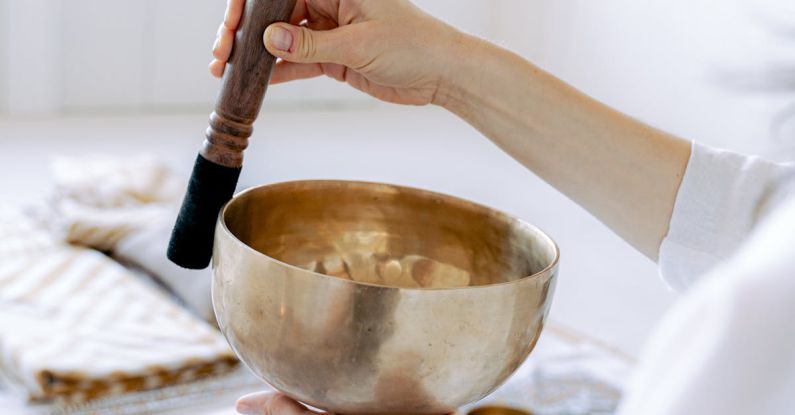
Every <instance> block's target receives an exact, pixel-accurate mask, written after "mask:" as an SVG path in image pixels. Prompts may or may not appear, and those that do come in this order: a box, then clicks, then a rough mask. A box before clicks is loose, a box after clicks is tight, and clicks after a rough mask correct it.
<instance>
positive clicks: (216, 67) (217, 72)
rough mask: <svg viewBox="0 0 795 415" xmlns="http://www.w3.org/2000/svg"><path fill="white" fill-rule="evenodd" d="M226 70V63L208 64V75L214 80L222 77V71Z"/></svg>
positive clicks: (217, 61) (215, 62) (213, 62)
mask: <svg viewBox="0 0 795 415" xmlns="http://www.w3.org/2000/svg"><path fill="white" fill-rule="evenodd" d="M225 69H226V62H224V61H219V60H217V59H216V60H213V61H212V62H210V74H212V76H214V77H216V78H220V77H222V76H224V70H225Z"/></svg>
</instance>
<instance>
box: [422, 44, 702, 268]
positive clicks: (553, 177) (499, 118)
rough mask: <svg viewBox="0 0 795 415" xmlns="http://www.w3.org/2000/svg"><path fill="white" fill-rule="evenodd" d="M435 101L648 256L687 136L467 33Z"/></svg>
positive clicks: (658, 236) (655, 245) (668, 208)
mask: <svg viewBox="0 0 795 415" xmlns="http://www.w3.org/2000/svg"><path fill="white" fill-rule="evenodd" d="M459 46H460V47H461V48H462V50H467V51H468V53H467V55H459V56H469V59H467V60H466V61H462V62H458V64H457V65H456V68H455V70H456V71H458V72H457V73H455V74H452V73H451V74H447V75H446V76H445V82H444V83H443V85H444V86H443V87H442V88H440V91H439V93H438V96H437V99H436V102H437V103H438V104H440V105H442V106H444V107H445V108H447V109H449V110H450V111H452V112H453V113H455V114H457V115H459V116H460V117H461V118H463V119H464V120H466V121H467V122H469V123H470V124H472V125H473V126H474V127H475V128H477V129H478V130H480V131H481V132H482V133H483V134H485V135H486V136H487V137H489V138H490V139H491V140H492V141H494V142H495V143H496V144H497V145H498V146H500V147H501V148H502V149H503V150H505V151H506V152H507V153H508V154H510V155H511V156H512V157H514V158H515V159H517V160H518V161H519V162H521V163H522V164H523V165H525V166H526V167H527V168H529V169H531V170H532V171H533V172H535V173H536V174H537V175H538V176H540V177H541V178H542V179H544V180H545V181H547V182H548V183H550V184H551V185H553V186H555V187H556V188H557V189H559V190H560V191H561V192H563V193H564V194H566V195H567V196H568V197H570V198H571V199H572V200H574V201H575V202H577V203H578V204H580V205H581V206H583V207H584V208H585V209H587V210H588V211H590V212H591V213H592V214H593V215H595V216H596V217H597V218H598V219H599V220H601V221H602V222H603V223H605V224H606V225H607V226H609V227H610V228H611V229H613V231H615V232H616V233H617V234H618V235H620V236H621V237H623V238H624V239H625V240H627V241H628V242H629V243H630V244H632V245H633V246H634V247H635V248H637V249H638V250H640V251H641V252H643V253H644V254H645V255H646V256H648V257H649V258H652V259H656V258H657V251H658V249H659V246H660V242H661V241H662V239H663V238H664V237H665V235H666V233H667V231H668V223H669V221H670V218H671V212H672V210H673V205H674V201H675V198H676V193H677V191H678V188H679V184H680V183H681V180H682V176H683V174H684V171H685V168H686V166H687V162H688V159H689V156H690V144H689V143H688V142H686V141H685V140H682V139H679V138H676V137H673V136H671V135H669V134H666V133H664V132H661V131H658V130H656V129H653V128H651V127H649V126H647V125H645V124H643V123H640V122H638V121H636V120H634V119H632V118H630V117H628V116H626V115H623V114H621V113H619V112H617V111H615V110H613V109H611V108H609V107H607V106H605V105H603V104H601V103H599V102H597V101H595V100H593V99H591V98H589V97H588V96H586V95H584V94H583V93H581V92H579V91H577V90H575V89H574V88H572V87H571V86H569V85H567V84H565V83H564V82H562V81H560V80H559V79H557V78H555V77H553V76H551V75H550V74H548V73H546V72H544V71H542V70H541V69H539V68H538V67H536V66H534V65H532V64H531V63H529V62H527V61H526V60H524V59H522V58H521V57H519V56H517V55H515V54H513V53H511V52H508V51H506V50H503V49H501V48H498V47H496V46H493V45H491V44H488V43H486V42H483V41H480V40H478V39H474V38H471V37H466V36H464V37H462V40H461V44H460V45H459Z"/></svg>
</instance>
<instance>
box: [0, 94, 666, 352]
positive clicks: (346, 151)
mask: <svg viewBox="0 0 795 415" xmlns="http://www.w3.org/2000/svg"><path fill="white" fill-rule="evenodd" d="M206 119H207V117H206V115H205V114H201V115H181V116H151V117H131V118H96V119H92V118H65V119H54V120H38V119H31V120H19V119H16V120H6V121H0V147H1V148H2V149H3V153H2V157H3V163H0V177H2V178H3V179H2V185H0V186H2V187H0V202H2V201H7V202H19V201H21V200H25V199H28V200H29V199H32V198H34V197H35V196H36V194H40V193H41V191H42V189H43V188H44V187H45V186H46V185H47V183H48V178H49V173H48V172H47V162H48V159H49V157H50V156H51V155H54V154H69V155H77V154H86V153H110V154H136V153H139V152H149V153H154V154H158V155H161V156H163V157H165V158H167V159H168V160H169V161H171V162H173V163H174V164H175V165H176V166H177V167H178V168H179V169H180V170H181V171H182V172H184V174H185V175H187V174H188V172H189V171H190V167H191V164H192V162H193V159H194V158H195V155H196V151H197V149H198V147H199V145H200V143H201V141H202V138H203V137H202V133H203V130H204V129H205V128H206V127H205V126H206V124H207V121H206ZM256 127H257V128H256V130H255V136H254V138H253V140H252V144H251V147H250V148H249V150H248V151H247V153H246V157H247V160H246V165H245V171H244V174H243V177H242V179H241V186H251V185H256V184H261V183H265V182H275V181H283V180H291V179H302V178H342V179H355V180H372V181H384V182H392V183H399V184H408V185H413V186H419V187H423V188H428V189H432V190H438V191H442V192H445V193H449V194H453V195H458V196H461V197H464V198H467V199H471V200H474V201H478V202H482V203H485V204H487V205H490V206H493V207H496V208H498V209H502V210H504V211H507V212H509V213H512V214H515V215H518V216H519V217H522V218H524V219H526V220H528V221H529V222H531V223H534V224H536V225H538V226H540V227H541V228H543V229H544V230H546V231H547V232H549V233H550V234H551V235H552V237H553V238H554V239H555V240H556V241H557V242H558V243H559V244H560V246H561V249H562V252H563V259H562V264H561V275H560V280H559V285H558V288H557V292H556V296H555V302H554V305H553V307H552V318H553V319H555V320H558V321H561V322H563V323H565V324H567V325H569V326H572V327H574V328H576V329H579V330H581V331H584V332H586V333H588V334H590V335H592V336H593V337H596V338H600V339H603V340H605V341H607V342H609V343H613V344H616V345H617V346H619V347H620V348H622V349H623V350H626V351H628V352H635V351H637V350H638V349H639V347H640V345H641V343H642V342H643V338H644V337H645V336H646V334H647V333H648V332H649V330H650V329H651V328H652V327H653V325H654V323H655V322H656V321H657V319H658V318H659V316H660V315H661V313H662V312H663V311H664V310H665V308H666V307H667V306H668V305H669V304H670V302H671V299H672V296H671V295H670V294H669V293H668V291H667V289H666V288H665V286H664V284H663V283H662V282H661V281H660V280H659V279H658V277H657V273H656V267H655V265H654V264H653V263H651V262H650V261H648V260H647V259H645V258H644V257H643V256H641V255H640V254H638V253H637V252H635V251H634V250H633V249H632V248H630V247H629V246H627V245H626V244H625V243H624V242H623V241H621V240H620V239H618V238H617V237H616V236H614V235H613V234H611V233H610V232H609V231H608V230H607V229H606V228H605V227H604V226H602V225H601V224H599V223H598V222H597V221H596V220H594V219H593V218H592V217H590V216H589V215H588V214H586V213H585V212H584V211H583V210H582V209H580V208H579V207H578V206H576V205H574V204H573V203H571V202H569V201H568V200H567V199H565V198H564V197H563V196H561V195H560V194H558V193H557V192H556V191H555V190H553V189H551V188H550V187H549V186H547V185H546V184H544V183H543V182H541V181H540V180H539V179H537V178H536V177H534V176H533V175H532V174H531V173H529V172H528V171H527V170H525V169H524V168H523V167H522V166H520V165H519V164H518V163H516V162H514V161H513V160H511V159H510V158H509V157H507V156H506V155H505V154H504V153H502V152H501V151H499V150H498V149H497V148H496V147H495V146H493V145H492V144H491V143H490V142H489V141H487V140H486V139H484V138H482V137H481V136H480V135H479V134H478V133H477V132H476V131H474V130H473V129H472V128H470V127H469V126H468V125H466V124H464V123H462V122H461V121H459V120H458V119H456V118H455V117H453V116H452V115H449V114H447V113H445V112H443V111H441V110H439V109H435V108H399V107H381V108H380V109H377V110H360V111H337V112H335V111H329V112H311V111H306V112H301V111H297V112H285V111H265V113H264V114H263V117H262V118H261V119H260V120H259V122H258V123H257V126H256Z"/></svg>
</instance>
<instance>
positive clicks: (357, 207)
mask: <svg viewBox="0 0 795 415" xmlns="http://www.w3.org/2000/svg"><path fill="white" fill-rule="evenodd" d="M346 252H370V253H374V254H376V255H381V256H385V257H387V256H388V257H394V258H399V257H402V256H405V255H415V254H417V255H422V256H424V257H427V258H431V259H433V260H436V261H439V262H441V263H446V264H449V265H453V266H455V267H458V268H460V269H463V270H466V271H468V272H469V273H470V274H471V276H472V278H471V286H468V287H462V288H449V289H446V288H437V289H422V288H418V289H409V288H395V287H389V286H383V285H377V284H365V283H360V282H355V281H351V280H344V279H339V278H335V277H330V276H326V275H322V274H319V273H315V272H311V271H307V270H305V269H302V268H299V267H297V266H296V265H301V264H306V263H308V262H311V261H314V260H317V259H319V258H324V257H326V256H329V255H333V256H339V255H341V254H345V253H346ZM558 257H559V250H558V247H557V246H556V245H555V243H554V242H553V241H552V239H550V238H549V237H548V236H547V235H546V234H544V233H543V232H542V231H540V230H539V229H537V228H536V227H534V226H532V225H530V224H528V223H526V222H523V221H521V220H519V219H516V218H513V217H511V216H508V215H506V214H504V213H501V212H497V211H494V210H492V209H489V208H487V207H484V206H481V205H477V204H474V203H471V202H467V201H464V200H461V199H457V198H454V197H450V196H445V195H442V194H438V193H432V192H428V191H423V190H417V189H412V188H406V187H400V186H393V185H386V184H375V183H361V182H346V181H299V182H290V183H281V184H274V185H267V186H261V187H256V188H253V189H250V190H247V191H244V192H243V193H241V194H239V195H238V196H236V197H235V198H234V199H233V200H232V201H231V202H229V203H228V204H227V206H226V207H225V208H224V209H223V211H222V212H221V215H220V218H219V226H217V228H216V235H215V251H214V256H213V305H214V307H215V313H216V317H217V319H218V323H219V326H220V327H221V329H222V331H223V333H224V335H226V338H227V340H228V341H229V343H230V344H231V346H232V348H233V349H234V351H235V352H236V353H237V355H238V356H239V357H240V358H241V359H242V361H243V362H244V363H245V364H246V365H248V367H249V368H251V370H253V371H254V373H255V374H257V375H258V376H259V377H261V378H262V379H263V380H265V381H266V382H268V383H269V384H270V385H272V386H273V387H274V388H276V389H277V390H279V391H281V392H283V393H285V394H286V395H288V396H290V397H292V398H294V399H296V400H298V401H300V402H303V403H306V404H308V405H311V406H314V407H316V408H319V409H322V410H325V411H329V412H333V413H338V414H444V413H449V412H451V411H453V410H455V409H456V408H458V407H460V406H462V405H465V404H468V403H472V402H474V401H477V400H479V399H481V398H483V397H485V396H486V395H488V394H489V393H490V392H492V391H493V390H495V389H496V388H497V387H498V386H499V385H500V384H502V383H503V382H504V381H505V380H506V379H507V378H508V377H509V376H510V375H511V374H512V373H513V372H514V371H515V370H516V369H517V368H518V367H519V366H520V365H521V364H522V362H523V361H524V360H525V358H526V357H527V356H528V355H529V354H530V352H531V350H532V349H533V347H534V346H535V344H536V341H537V340H538V337H539V335H540V333H541V329H542V328H543V326H544V321H545V319H546V316H547V313H548V311H549V307H550V303H551V301H552V293H553V291H554V286H555V281H556V278H555V277H556V274H557V265H558Z"/></svg>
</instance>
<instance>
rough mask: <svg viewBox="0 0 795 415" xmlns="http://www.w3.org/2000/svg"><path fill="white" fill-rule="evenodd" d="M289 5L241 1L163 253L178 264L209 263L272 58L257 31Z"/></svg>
mask: <svg viewBox="0 0 795 415" xmlns="http://www.w3.org/2000/svg"><path fill="white" fill-rule="evenodd" d="M294 7H295V0H248V1H247V2H246V7H245V10H244V11H243V17H242V19H241V22H240V26H239V28H238V31H237V34H236V37H235V45H234V49H233V50H232V55H231V57H230V59H229V63H228V64H227V66H226V70H225V72H224V77H223V81H222V86H221V92H220V94H219V95H218V99H217V101H216V104H215V111H214V112H213V113H212V115H211V116H210V127H209V128H208V129H207V132H206V140H205V141H204V146H203V147H202V149H201V151H200V152H199V156H198V157H197V158H196V164H195V165H194V167H193V174H192V175H191V179H190V183H189V184H188V192H187V194H186V195H185V199H184V201H183V202H182V208H181V210H180V212H179V216H178V217H177V223H176V225H175V226H174V231H173V232H172V234H171V241H170V243H169V246H168V258H169V259H170V260H171V261H173V262H174V263H175V264H177V265H179V266H181V267H184V268H191V269H203V268H206V267H207V266H208V265H209V264H210V259H211V258H212V253H213V237H214V232H215V223H216V221H217V219H218V212H219V211H220V209H221V207H222V206H223V205H224V204H225V203H226V202H228V201H229V199H231V198H232V196H233V194H234V192H235V187H236V186H237V180H238V177H239V176H240V171H241V169H242V167H243V151H244V150H245V149H246V147H247V146H248V138H249V137H250V136H251V133H252V131H253V128H252V124H253V123H254V121H255V120H256V119H257V115H258V114H259V111H260V108H261V107H262V101H263V99H264V97H265V91H266V90H267V88H268V82H269V81H270V77H271V72H272V71H273V65H274V64H275V63H276V57H274V56H273V55H271V54H270V53H268V51H267V50H266V49H265V45H264V44H263V41H262V37H263V34H264V33H265V29H267V27H268V26H270V25H271V24H272V23H275V22H284V21H287V20H288V19H289V18H290V15H291V14H292V11H293V8H294Z"/></svg>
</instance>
